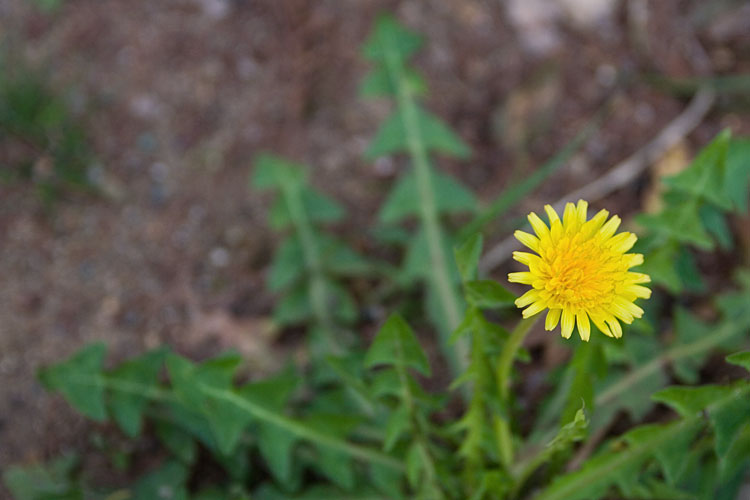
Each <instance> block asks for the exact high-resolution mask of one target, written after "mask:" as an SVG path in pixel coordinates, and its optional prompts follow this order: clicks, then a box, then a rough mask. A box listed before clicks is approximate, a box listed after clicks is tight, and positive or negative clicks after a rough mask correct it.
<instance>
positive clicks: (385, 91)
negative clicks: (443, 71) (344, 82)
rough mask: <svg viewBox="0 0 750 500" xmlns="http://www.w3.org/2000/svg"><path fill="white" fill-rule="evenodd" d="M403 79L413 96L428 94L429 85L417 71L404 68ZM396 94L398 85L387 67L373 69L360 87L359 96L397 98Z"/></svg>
mask: <svg viewBox="0 0 750 500" xmlns="http://www.w3.org/2000/svg"><path fill="white" fill-rule="evenodd" d="M403 78H404V84H405V85H407V86H408V88H409V92H411V94H412V95H424V94H426V93H427V83H425V81H424V78H422V75H420V74H419V73H418V72H417V71H416V70H414V69H412V68H404V74H403ZM396 93H397V90H396V85H394V83H393V81H392V79H391V75H390V73H389V72H388V70H387V69H386V67H385V65H381V66H376V67H375V68H373V69H372V70H371V71H370V73H368V74H367V76H366V77H365V78H364V80H362V83H361V84H360V86H359V95H361V96H362V97H380V96H395V95H396Z"/></svg>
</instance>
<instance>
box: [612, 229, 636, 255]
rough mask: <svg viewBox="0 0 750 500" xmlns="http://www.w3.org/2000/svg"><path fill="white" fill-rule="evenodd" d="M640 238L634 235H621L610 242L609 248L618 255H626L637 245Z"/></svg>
mask: <svg viewBox="0 0 750 500" xmlns="http://www.w3.org/2000/svg"><path fill="white" fill-rule="evenodd" d="M636 241H638V237H637V236H636V235H634V234H633V233H620V234H618V235H617V236H615V237H613V238H612V239H611V240H609V246H610V248H612V250H614V251H615V252H618V253H625V252H627V251H628V250H630V249H631V248H633V245H635V242H636Z"/></svg>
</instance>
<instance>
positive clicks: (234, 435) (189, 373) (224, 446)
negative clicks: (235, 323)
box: [167, 354, 251, 455]
mask: <svg viewBox="0 0 750 500" xmlns="http://www.w3.org/2000/svg"><path fill="white" fill-rule="evenodd" d="M240 362H241V359H240V358H239V356H237V355H234V354H229V355H224V356H220V357H218V358H214V359H210V360H208V361H205V362H203V363H201V364H200V365H194V364H193V363H191V362H190V361H188V360H186V359H184V358H181V357H180V356H177V355H175V354H169V355H168V356H167V369H168V371H169V377H170V380H171V381H172V385H173V387H174V389H175V393H176V394H177V395H178V397H179V398H180V399H181V400H182V401H184V402H185V403H186V404H187V405H188V406H190V407H192V408H196V409H197V410H199V411H200V412H201V413H202V414H203V416H204V418H205V419H206V420H207V421H208V424H209V426H210V428H211V431H212V433H213V435H214V437H215V438H216V444H217V446H218V451H219V452H220V453H222V454H224V455H230V454H231V453H232V452H233V451H234V449H235V447H236V446H237V444H238V442H239V439H240V437H241V435H242V432H243V430H244V429H245V427H246V426H247V425H248V423H249V422H250V419H251V416H250V415H249V414H248V413H247V412H246V411H244V410H243V409H242V408H238V407H237V406H236V405H235V404H232V403H231V402H229V401H227V400H226V399H223V398H217V397H214V396H213V395H212V393H211V392H210V391H209V389H221V390H228V391H230V392H234V389H233V388H232V379H233V377H234V373H235V371H236V369H237V366H238V365H239V363H240Z"/></svg>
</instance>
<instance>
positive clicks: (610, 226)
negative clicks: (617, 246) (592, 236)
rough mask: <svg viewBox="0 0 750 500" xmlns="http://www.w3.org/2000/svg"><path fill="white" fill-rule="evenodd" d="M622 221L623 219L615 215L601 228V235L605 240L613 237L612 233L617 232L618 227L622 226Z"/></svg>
mask: <svg viewBox="0 0 750 500" xmlns="http://www.w3.org/2000/svg"><path fill="white" fill-rule="evenodd" d="M620 222H622V221H621V220H620V218H619V217H618V216H616V215H615V216H613V217H612V218H611V219H609V220H608V221H607V223H606V224H604V225H603V226H602V228H601V229H600V230H599V236H600V237H601V238H602V239H605V240H607V239H609V238H611V237H612V235H613V234H615V231H617V228H618V227H620Z"/></svg>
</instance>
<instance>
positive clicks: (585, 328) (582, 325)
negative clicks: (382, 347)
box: [576, 312, 591, 342]
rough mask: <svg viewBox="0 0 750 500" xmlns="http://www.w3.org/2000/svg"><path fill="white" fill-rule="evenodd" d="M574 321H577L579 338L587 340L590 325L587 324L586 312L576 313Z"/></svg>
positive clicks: (589, 333) (589, 334) (589, 335)
mask: <svg viewBox="0 0 750 500" xmlns="http://www.w3.org/2000/svg"><path fill="white" fill-rule="evenodd" d="M576 323H578V335H580V336H581V340H583V341H584V342H588V341H589V337H591V325H590V324H589V316H588V314H586V313H585V312H579V313H578V314H576Z"/></svg>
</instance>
